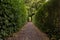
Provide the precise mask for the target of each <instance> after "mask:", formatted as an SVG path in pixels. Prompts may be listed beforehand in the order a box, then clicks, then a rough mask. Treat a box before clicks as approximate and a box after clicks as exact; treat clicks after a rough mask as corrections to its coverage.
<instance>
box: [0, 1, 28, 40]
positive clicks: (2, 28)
mask: <svg viewBox="0 0 60 40" xmlns="http://www.w3.org/2000/svg"><path fill="white" fill-rule="evenodd" d="M26 16H27V15H26V9H25V5H24V1H23V0H0V40H3V39H4V38H5V37H8V36H9V35H12V34H13V33H15V32H17V31H18V30H19V28H21V27H22V26H23V25H24V24H25V22H26Z"/></svg>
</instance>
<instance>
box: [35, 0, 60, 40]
mask: <svg viewBox="0 0 60 40" xmlns="http://www.w3.org/2000/svg"><path fill="white" fill-rule="evenodd" d="M59 2H60V1H59V0H50V1H49V2H47V3H46V4H44V5H43V6H42V7H40V9H39V10H38V12H37V13H36V15H35V24H36V25H37V26H38V28H39V29H41V30H42V31H43V32H45V33H46V34H47V35H48V37H49V38H50V40H51V39H52V38H54V40H59V39H60V21H59V20H60V14H59V13H60V12H59V10H60V8H59V7H60V5H59Z"/></svg>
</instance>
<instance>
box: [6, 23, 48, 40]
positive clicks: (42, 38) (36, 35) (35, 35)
mask: <svg viewBox="0 0 60 40" xmlns="http://www.w3.org/2000/svg"><path fill="white" fill-rule="evenodd" d="M7 40H49V39H48V37H47V35H46V34H44V33H43V32H41V31H40V30H39V29H38V28H37V27H35V25H34V24H33V23H32V22H28V23H27V24H26V25H25V26H24V27H23V28H22V29H21V30H20V31H19V32H18V33H15V34H14V35H13V37H10V38H8V39H7Z"/></svg>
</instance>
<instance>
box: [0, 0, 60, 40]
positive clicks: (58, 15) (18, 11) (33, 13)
mask: <svg viewBox="0 0 60 40" xmlns="http://www.w3.org/2000/svg"><path fill="white" fill-rule="evenodd" d="M29 17H31V20H32V22H33V23H34V24H35V25H36V26H37V27H38V28H39V29H40V30H41V31H43V32H44V33H46V34H47V35H48V37H49V38H50V40H60V0H0V40H2V39H5V38H6V37H8V36H11V35H13V33H15V32H17V31H18V30H20V28H22V26H23V25H24V24H25V23H26V22H28V21H29Z"/></svg>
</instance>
